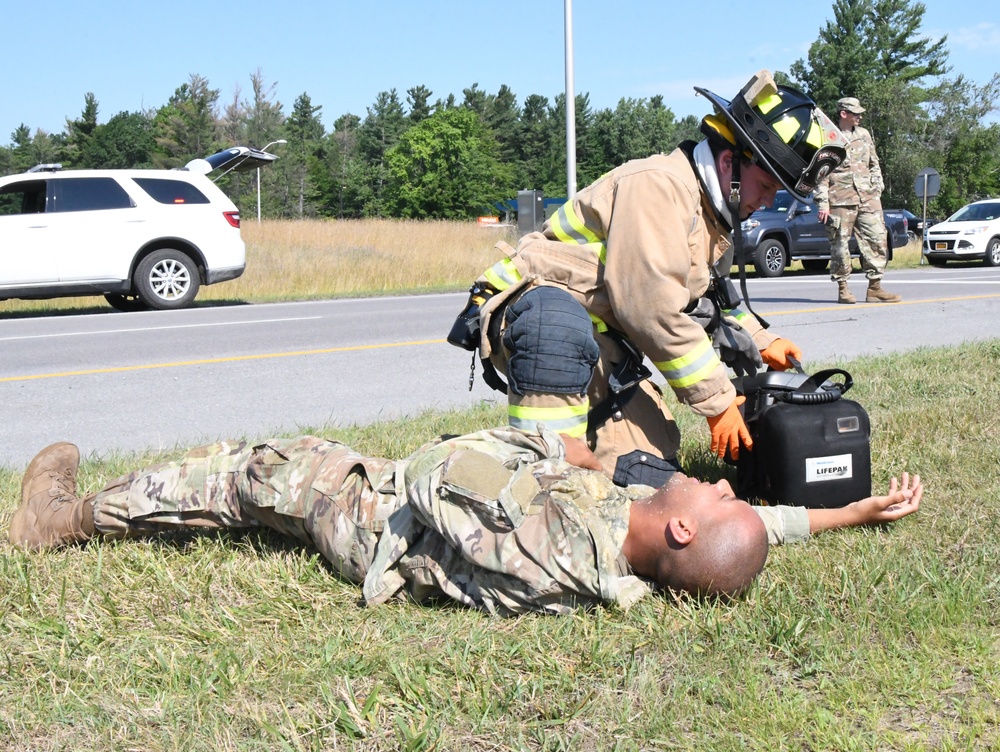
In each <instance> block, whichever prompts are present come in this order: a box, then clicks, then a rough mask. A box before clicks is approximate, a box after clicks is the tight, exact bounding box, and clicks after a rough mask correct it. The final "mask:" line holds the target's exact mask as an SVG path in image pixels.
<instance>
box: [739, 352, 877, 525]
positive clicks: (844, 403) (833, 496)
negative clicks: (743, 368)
mask: <svg viewBox="0 0 1000 752" xmlns="http://www.w3.org/2000/svg"><path fill="white" fill-rule="evenodd" d="M836 375H842V376H843V377H844V381H843V383H838V382H835V381H831V380H830V379H831V377H833V376H836ZM853 383H854V382H853V380H852V378H851V375H850V374H849V373H847V371H843V370H841V369H839V368H832V369H829V370H825V371H820V372H819V373H816V374H814V375H812V376H809V375H808V374H806V373H802V372H799V373H796V372H794V371H765V372H763V373H759V374H756V375H754V376H744V377H743V378H742V379H735V380H734V384H735V385H736V387H737V391H740V392H742V393H743V394H744V395H745V396H746V402H745V403H744V404H743V417H744V420H745V421H746V424H747V428H748V429H749V431H750V437H751V439H753V451H747V450H746V449H744V450H743V451H741V452H740V454H739V458H738V459H737V461H736V468H737V486H738V488H737V494H738V495H739V496H740V497H741V498H744V499H747V500H748V501H755V502H762V503H766V504H790V505H795V506H805V507H842V506H844V505H846V504H849V503H850V502H852V501H857V500H858V499H863V498H865V497H866V496H871V442H870V438H871V425H870V423H869V420H868V413H866V412H865V410H864V408H863V407H861V405H859V404H858V403H857V402H853V401H851V400H848V399H843V395H844V392H846V391H847V390H848V389H850V388H851V386H852V385H853Z"/></svg>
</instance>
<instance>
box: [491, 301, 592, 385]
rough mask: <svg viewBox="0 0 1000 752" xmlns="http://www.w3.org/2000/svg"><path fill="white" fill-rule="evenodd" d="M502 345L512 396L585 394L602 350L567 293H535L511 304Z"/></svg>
mask: <svg viewBox="0 0 1000 752" xmlns="http://www.w3.org/2000/svg"><path fill="white" fill-rule="evenodd" d="M506 322H507V328H506V330H505V331H504V334H503V345H504V347H505V348H506V349H507V351H508V352H510V360H509V362H508V364H507V379H508V382H509V386H510V389H511V391H512V392H514V393H515V394H524V393H525V392H526V391H528V392H543V393H550V394H583V393H584V392H586V391H587V386H588V385H589V384H590V378H591V376H593V375H594V366H595V365H596V364H597V358H598V356H599V355H600V350H599V348H598V346H597V342H595V341H594V333H593V323H592V322H591V320H590V317H589V316H588V315H587V312H586V311H585V310H584V309H583V306H582V305H580V304H579V303H578V302H577V301H575V300H574V299H573V296H571V295H570V294H569V293H568V292H566V291H565V290H560V289H559V288H558V287H536V288H534V289H532V290H529V291H528V292H526V293H524V294H523V295H521V296H520V297H519V298H518V299H517V300H516V301H514V302H513V303H511V304H510V307H508V309H507V314H506Z"/></svg>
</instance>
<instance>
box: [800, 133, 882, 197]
mask: <svg viewBox="0 0 1000 752" xmlns="http://www.w3.org/2000/svg"><path fill="white" fill-rule="evenodd" d="M844 138H846V139H847V142H848V144H847V159H845V160H844V162H843V163H842V164H841V165H840V167H838V168H837V169H836V170H834V171H833V172H831V173H830V174H829V175H828V176H827V177H826V180H823V181H821V182H820V184H819V185H818V186H817V187H816V193H815V200H816V207H817V208H819V209H830V207H833V206H857V207H859V208H860V209H862V210H863V211H881V210H882V203H881V200H880V198H881V196H882V190H883V189H884V188H885V184H884V183H883V182H882V168H881V167H880V166H879V161H878V155H877V154H876V153H875V142H874V141H873V140H872V135H871V134H870V133H869V132H868V131H867V130H866V129H864V128H862V127H861V126H858V127H856V128H855V129H854V130H851V131H844Z"/></svg>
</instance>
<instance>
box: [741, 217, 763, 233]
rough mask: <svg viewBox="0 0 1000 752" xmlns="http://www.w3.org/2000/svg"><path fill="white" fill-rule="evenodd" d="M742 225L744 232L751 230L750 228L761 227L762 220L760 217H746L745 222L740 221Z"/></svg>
mask: <svg viewBox="0 0 1000 752" xmlns="http://www.w3.org/2000/svg"><path fill="white" fill-rule="evenodd" d="M740 227H742V228H743V232H750V230H753V229H754V228H757V227H760V220H759V219H744V220H743V222H742V223H740Z"/></svg>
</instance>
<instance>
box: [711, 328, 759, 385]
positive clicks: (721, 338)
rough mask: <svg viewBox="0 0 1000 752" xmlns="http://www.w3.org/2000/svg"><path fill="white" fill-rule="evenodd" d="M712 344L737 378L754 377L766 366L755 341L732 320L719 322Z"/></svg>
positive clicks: (720, 358)
mask: <svg viewBox="0 0 1000 752" xmlns="http://www.w3.org/2000/svg"><path fill="white" fill-rule="evenodd" d="M712 344H713V345H714V346H715V349H716V351H717V352H718V353H719V360H721V361H722V362H723V363H725V364H726V365H727V366H729V367H730V368H732V369H733V371H735V372H736V375H737V376H746V375H750V376H752V375H753V374H755V373H757V371H759V370H760V369H761V368H762V367H763V366H764V363H763V361H762V360H761V357H760V356H761V353H760V350H758V349H757V345H755V344H754V341H753V339H751V337H750V335H749V334H747V333H746V330H745V329H744V328H743V327H742V326H740V325H739V324H737V323H736V322H735V321H733V320H732V319H725V318H724V319H722V320H721V321H719V326H718V328H717V329H716V330H715V332H714V333H713V334H712Z"/></svg>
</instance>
